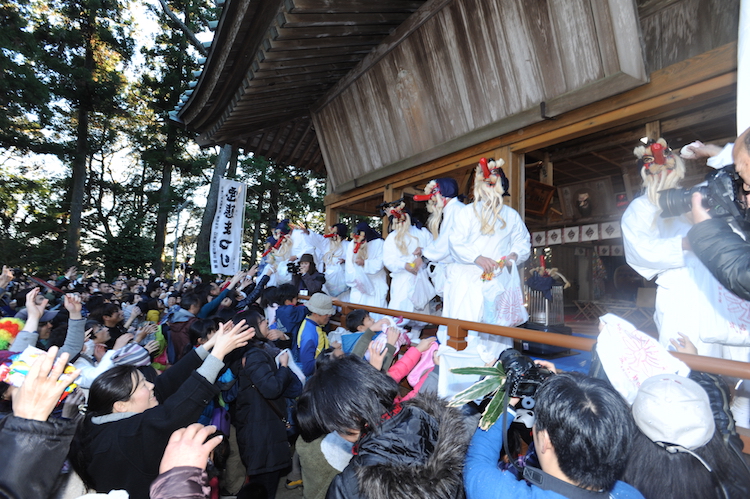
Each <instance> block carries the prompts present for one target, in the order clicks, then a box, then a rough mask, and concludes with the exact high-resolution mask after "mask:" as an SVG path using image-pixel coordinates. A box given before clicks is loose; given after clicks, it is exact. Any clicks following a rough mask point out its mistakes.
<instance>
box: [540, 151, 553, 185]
mask: <svg viewBox="0 0 750 499" xmlns="http://www.w3.org/2000/svg"><path fill="white" fill-rule="evenodd" d="M553 173H554V168H553V165H552V161H550V160H549V153H548V152H545V153H544V160H543V162H542V168H541V170H540V171H539V181H540V182H541V183H543V184H546V185H555V182H554V178H553Z"/></svg>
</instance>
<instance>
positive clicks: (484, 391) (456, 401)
mask: <svg viewBox="0 0 750 499" xmlns="http://www.w3.org/2000/svg"><path fill="white" fill-rule="evenodd" d="M451 372H453V373H456V374H469V375H474V376H484V379H481V380H479V381H477V382H476V383H474V384H473V385H471V386H470V387H468V388H467V389H465V390H463V391H462V392H459V393H457V394H456V395H455V396H454V397H453V399H452V400H451V401H450V403H449V404H448V405H449V406H450V407H459V406H462V405H464V404H466V403H469V402H471V401H472V400H476V399H480V398H484V397H492V400H491V401H490V403H489V404H487V407H485V409H484V412H483V413H482V419H480V420H479V427H480V428H482V429H483V430H487V429H489V428H490V427H491V426H492V425H493V424H495V422H496V421H497V419H498V417H499V416H500V414H502V413H503V409H504V407H503V398H504V395H505V379H506V376H505V370H504V369H503V365H502V364H501V363H500V362H498V363H497V364H496V365H495V367H456V368H453V369H451Z"/></svg>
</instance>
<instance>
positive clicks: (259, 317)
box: [232, 310, 268, 344]
mask: <svg viewBox="0 0 750 499" xmlns="http://www.w3.org/2000/svg"><path fill="white" fill-rule="evenodd" d="M265 319H266V317H265V316H264V315H263V314H261V313H260V312H258V311H257V310H246V311H244V312H240V313H239V314H237V315H235V316H234V318H233V319H232V322H233V323H234V324H237V323H238V322H240V321H241V320H244V321H245V324H247V325H248V326H250V327H251V328H254V329H255V336H254V337H253V338H252V339H251V340H250V343H251V344H252V343H257V342H264V341H268V340H267V339H266V337H265V336H263V333H261V332H260V323H261V322H263V321H264V320H265Z"/></svg>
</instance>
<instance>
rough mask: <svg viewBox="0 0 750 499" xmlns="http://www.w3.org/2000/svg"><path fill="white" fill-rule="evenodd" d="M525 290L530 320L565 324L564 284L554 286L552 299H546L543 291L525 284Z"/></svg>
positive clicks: (545, 324)
mask: <svg viewBox="0 0 750 499" xmlns="http://www.w3.org/2000/svg"><path fill="white" fill-rule="evenodd" d="M524 292H525V293H526V310H528V312H529V321H530V322H535V323H536V324H541V325H543V326H556V325H560V324H565V315H564V310H563V308H564V307H563V287H562V285H560V286H552V301H549V300H548V299H546V298H545V297H544V295H543V294H542V292H541V291H536V290H534V289H529V287H528V286H524Z"/></svg>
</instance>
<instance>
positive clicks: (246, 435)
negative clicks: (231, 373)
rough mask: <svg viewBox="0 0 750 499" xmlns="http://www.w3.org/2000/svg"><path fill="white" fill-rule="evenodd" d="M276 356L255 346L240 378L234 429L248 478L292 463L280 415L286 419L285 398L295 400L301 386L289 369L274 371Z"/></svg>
mask: <svg viewBox="0 0 750 499" xmlns="http://www.w3.org/2000/svg"><path fill="white" fill-rule="evenodd" d="M276 353H278V350H277V349H276V348H275V347H273V346H272V345H269V344H268V343H264V342H257V343H256V344H255V345H254V346H251V347H249V348H248V350H247V353H245V358H244V363H245V365H244V367H243V369H242V370H241V371H240V375H239V383H240V385H239V393H238V395H237V407H236V413H235V421H234V425H235V427H236V428H237V443H238V444H239V448H240V456H241V457H242V462H243V463H244V464H245V466H246V467H247V474H248V475H258V474H261V473H270V472H272V471H278V470H282V469H284V468H286V467H288V466H289V465H291V462H292V461H291V455H290V453H289V442H288V440H287V435H286V425H285V424H284V422H282V420H281V417H280V416H279V415H281V416H285V415H286V413H287V410H286V399H285V397H289V398H294V397H296V396H298V395H299V394H300V392H301V391H302V383H301V382H300V380H299V378H297V376H296V375H295V374H294V373H293V372H292V371H291V369H289V368H288V367H276V360H275V357H276ZM269 404H274V406H275V407H276V411H278V414H277V412H275V411H274V409H272V408H271V406H270V405H269Z"/></svg>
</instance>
